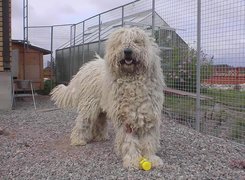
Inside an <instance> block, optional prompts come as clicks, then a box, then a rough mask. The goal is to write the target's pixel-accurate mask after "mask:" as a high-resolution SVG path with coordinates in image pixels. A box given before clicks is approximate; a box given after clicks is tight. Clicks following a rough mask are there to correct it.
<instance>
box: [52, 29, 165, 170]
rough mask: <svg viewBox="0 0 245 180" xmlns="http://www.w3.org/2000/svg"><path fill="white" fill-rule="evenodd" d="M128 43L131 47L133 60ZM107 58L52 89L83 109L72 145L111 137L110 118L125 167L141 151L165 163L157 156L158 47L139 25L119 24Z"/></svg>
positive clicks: (61, 102)
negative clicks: (127, 56)
mask: <svg viewBox="0 0 245 180" xmlns="http://www.w3.org/2000/svg"><path fill="white" fill-rule="evenodd" d="M125 48H130V50H131V51H132V55H131V56H130V59H126V55H125V52H124V50H125ZM104 59H105V60H103V59H101V58H100V57H98V56H97V58H96V59H95V60H94V61H91V62H89V63H87V64H86V65H84V66H82V67H81V69H80V70H79V72H78V73H77V74H76V75H75V76H74V77H73V79H72V80H71V81H70V83H69V85H68V86H64V85H59V86H57V87H56V88H55V89H54V90H53V91H52V92H51V94H52V100H54V101H55V104H56V105H58V106H59V107H72V108H77V110H78V112H79V115H78V117H77V118H76V125H75V127H74V128H73V130H72V133H71V144H72V145H85V144H86V143H87V142H89V141H91V140H105V139H107V120H108V119H110V120H111V121H112V122H113V124H114V128H115V132H116V139H115V147H116V151H117V153H118V155H120V156H121V157H122V159H123V165H124V167H129V168H130V167H134V168H139V160H140V158H141V157H142V156H144V157H146V158H148V159H149V160H150V161H151V162H152V165H153V166H155V167H156V166H160V165H162V160H161V159H160V158H159V157H158V156H156V155H155V153H156V151H157V148H158V147H159V138H160V132H159V128H160V122H161V110H162V106H163V101H164V96H163V87H164V81H163V74H162V70H161V64H160V58H159V48H158V46H157V45H156V44H155V43H154V41H153V39H151V38H150V37H149V36H148V35H147V34H146V33H145V32H144V31H143V30H141V29H139V28H121V29H119V30H117V31H115V32H114V33H112V34H111V35H110V37H109V39H108V40H107V44H106V54H105V58H104Z"/></svg>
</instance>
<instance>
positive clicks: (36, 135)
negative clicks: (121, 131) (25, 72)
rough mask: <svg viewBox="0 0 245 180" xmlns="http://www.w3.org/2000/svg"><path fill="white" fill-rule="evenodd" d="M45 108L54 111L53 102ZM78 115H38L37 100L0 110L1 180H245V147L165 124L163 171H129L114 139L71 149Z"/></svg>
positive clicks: (43, 100) (42, 100)
mask: <svg viewBox="0 0 245 180" xmlns="http://www.w3.org/2000/svg"><path fill="white" fill-rule="evenodd" d="M37 107H38V108H39V109H45V108H54V105H53V103H52V102H50V101H49V98H48V97H43V96H40V97H39V98H38V99H37ZM75 117H76V113H75V112H74V111H72V110H55V111H47V112H40V111H39V112H38V111H37V112H35V111H34V109H33V106H32V103H31V101H30V100H29V99H28V100H27V99H25V101H24V102H20V101H19V102H17V106H16V109H15V110H12V111H0V179H82V180H83V179H89V180H93V179H108V180H110V179H134V180H135V179H234V180H235V179H245V147H244V146H242V145H239V144H235V143H232V142H230V141H226V140H222V139H218V138H214V137H210V136H205V135H202V134H199V133H197V132H195V131H194V130H192V129H189V128H187V127H185V126H182V125H180V124H177V123H175V122H174V121H171V120H167V119H165V120H163V126H162V127H161V149H160V151H159V153H158V155H159V156H161V157H162V159H163V161H164V166H163V167H162V168H161V169H152V170H151V171H141V170H135V171H128V170H127V169H124V168H123V167H122V162H121V159H120V158H118V157H117V156H116V154H115V153H114V150H113V139H114V132H113V130H111V131H110V140H109V141H105V142H94V143H91V144H88V145H86V146H82V147H73V146H70V145H69V144H70V142H69V135H70V131H71V128H72V126H73V125H74V119H75Z"/></svg>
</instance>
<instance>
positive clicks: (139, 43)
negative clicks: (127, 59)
mask: <svg viewBox="0 0 245 180" xmlns="http://www.w3.org/2000/svg"><path fill="white" fill-rule="evenodd" d="M134 43H135V44H138V45H143V44H144V43H143V41H141V40H138V39H135V40H134Z"/></svg>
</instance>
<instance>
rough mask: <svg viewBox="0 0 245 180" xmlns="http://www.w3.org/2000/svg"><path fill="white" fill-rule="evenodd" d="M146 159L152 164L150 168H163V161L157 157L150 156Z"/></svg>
mask: <svg viewBox="0 0 245 180" xmlns="http://www.w3.org/2000/svg"><path fill="white" fill-rule="evenodd" d="M147 158H148V160H149V161H150V162H151V163H152V167H156V168H159V167H162V166H163V161H162V159H161V158H160V157H159V156H156V155H150V156H148V157H147Z"/></svg>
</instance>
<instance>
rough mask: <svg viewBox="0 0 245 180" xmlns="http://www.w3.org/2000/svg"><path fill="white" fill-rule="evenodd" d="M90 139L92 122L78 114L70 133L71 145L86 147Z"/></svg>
mask: <svg viewBox="0 0 245 180" xmlns="http://www.w3.org/2000/svg"><path fill="white" fill-rule="evenodd" d="M91 139H92V120H91V118H87V117H84V115H83V114H82V113H79V115H78V117H77V118H76V124H75V126H74V128H73V129H72V133H71V145H75V146H78V145H86V144H87V142H89V141H90V140H91Z"/></svg>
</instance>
